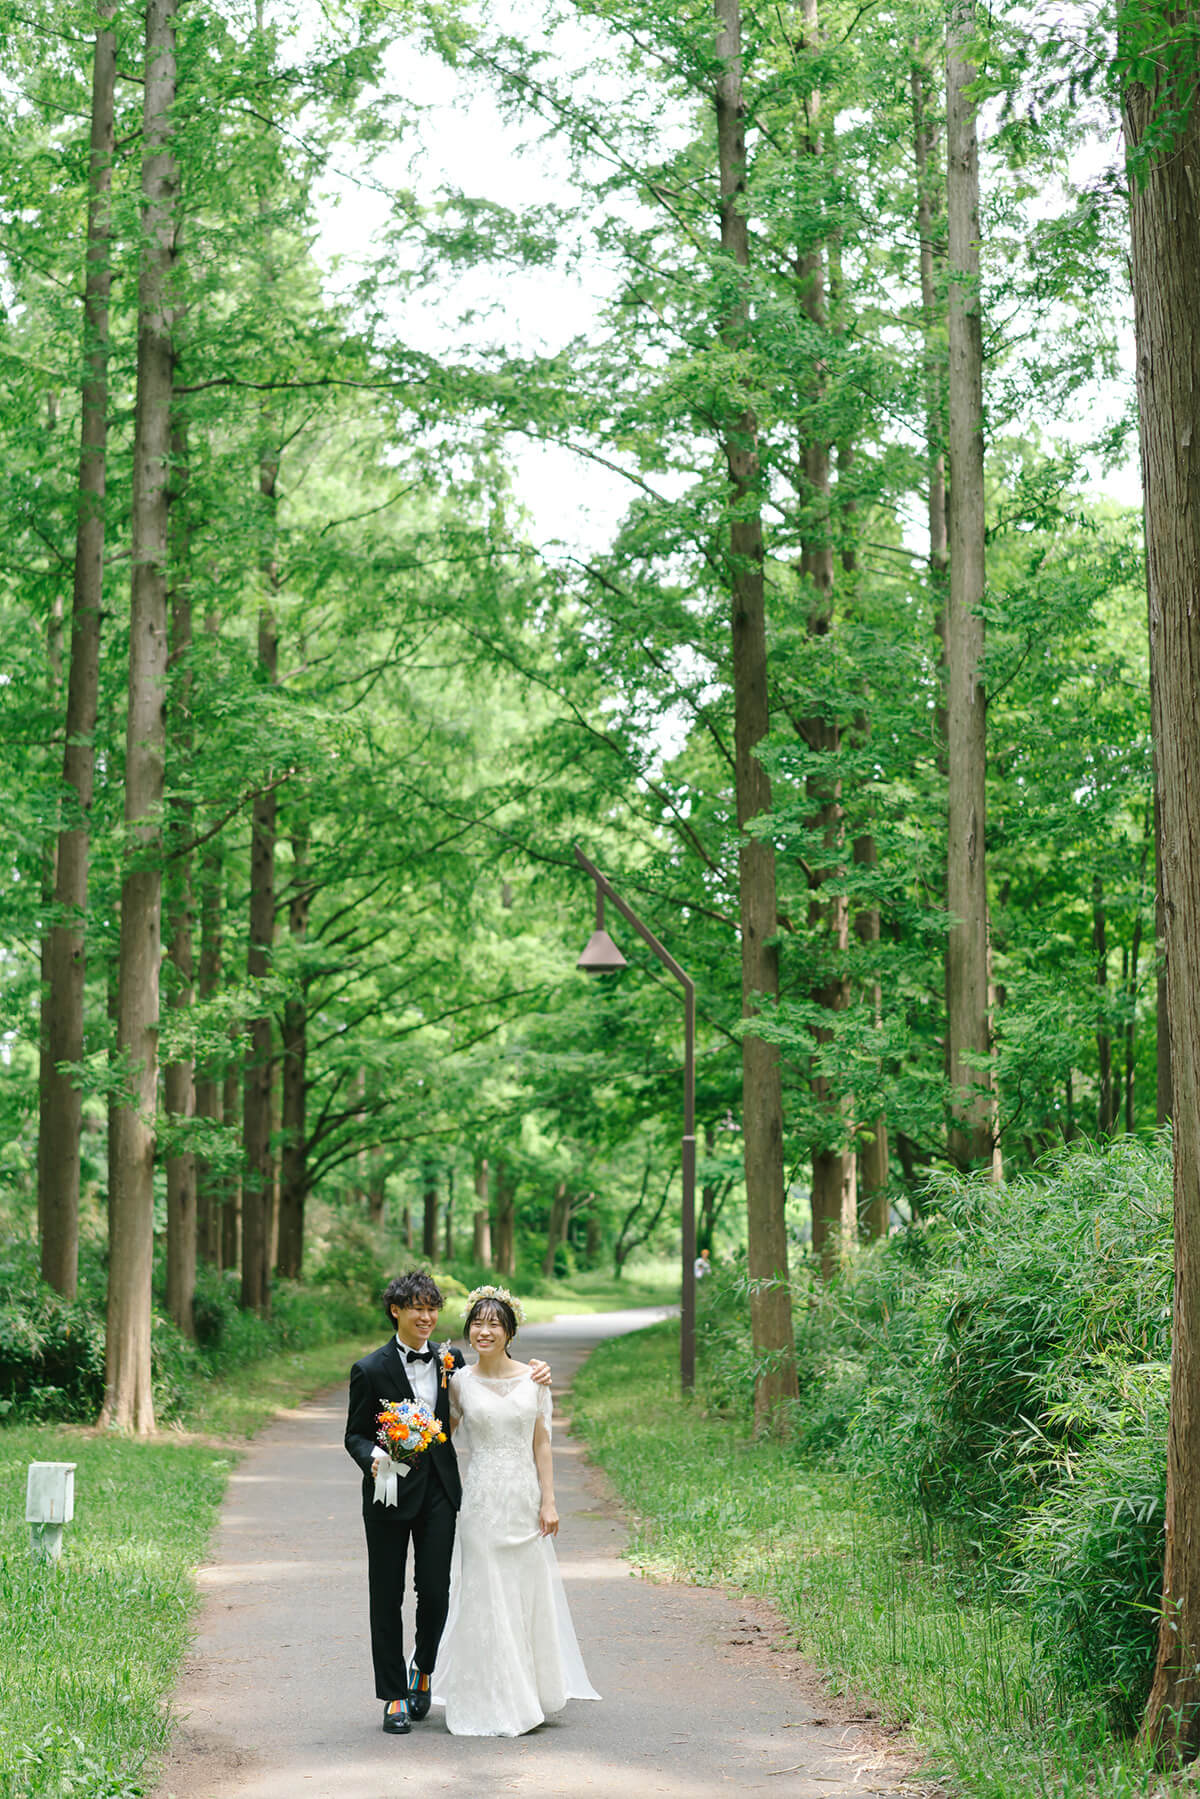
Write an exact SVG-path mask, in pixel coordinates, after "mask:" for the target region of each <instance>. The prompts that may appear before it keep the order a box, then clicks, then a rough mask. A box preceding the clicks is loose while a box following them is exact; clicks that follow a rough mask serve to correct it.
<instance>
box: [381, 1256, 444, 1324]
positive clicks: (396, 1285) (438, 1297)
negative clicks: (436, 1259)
mask: <svg viewBox="0 0 1200 1799" xmlns="http://www.w3.org/2000/svg"><path fill="white" fill-rule="evenodd" d="M445 1303H446V1302H445V1300H444V1299H443V1298H442V1294H441V1289H440V1287H439V1286H438V1284H437V1282H436V1281H435V1280H434V1278H433V1276H432V1274H430V1273H428V1272H427V1270H426V1269H424V1268H410V1269H409V1271H408V1273H407V1274H397V1275H394V1276H393V1278H392V1279H391V1280H390V1281H389V1282H388V1284H387V1286H386V1287H385V1288H384V1289H383V1315H384V1317H385V1318H386V1319H387V1321H388V1323H389V1324H390V1325H391V1327H392V1329H393V1330H395V1328H396V1320H395V1319H394V1318H393V1317H392V1307H393V1306H399V1307H400V1310H401V1311H402V1312H403V1311H407V1309H408V1307H409V1306H434V1307H435V1308H436V1309H437V1310H438V1311H439V1312H440V1311H441V1309H442V1307H443V1306H444V1305H445Z"/></svg>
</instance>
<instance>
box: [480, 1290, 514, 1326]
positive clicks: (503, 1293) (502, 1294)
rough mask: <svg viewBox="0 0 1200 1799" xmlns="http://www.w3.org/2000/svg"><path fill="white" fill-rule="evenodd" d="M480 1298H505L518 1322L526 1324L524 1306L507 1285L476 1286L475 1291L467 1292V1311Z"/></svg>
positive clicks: (505, 1302)
mask: <svg viewBox="0 0 1200 1799" xmlns="http://www.w3.org/2000/svg"><path fill="white" fill-rule="evenodd" d="M480 1299H501V1300H503V1301H504V1304H505V1305H506V1306H507V1307H508V1309H509V1311H510V1312H511V1313H512V1315H513V1317H514V1318H515V1319H516V1321H517V1323H518V1324H524V1322H525V1311H524V1308H523V1307H522V1305H521V1302H520V1300H519V1299H514V1298H513V1296H512V1294H511V1293H510V1292H509V1290H508V1288H507V1287H476V1288H475V1290H474V1292H472V1293H468V1294H467V1311H468V1312H470V1310H471V1308H472V1306H473V1305H475V1303H476V1301H477V1300H480Z"/></svg>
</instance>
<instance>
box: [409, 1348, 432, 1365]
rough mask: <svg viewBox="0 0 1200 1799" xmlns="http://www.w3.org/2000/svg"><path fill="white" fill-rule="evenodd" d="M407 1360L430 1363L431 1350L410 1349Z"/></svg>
mask: <svg viewBox="0 0 1200 1799" xmlns="http://www.w3.org/2000/svg"><path fill="white" fill-rule="evenodd" d="M407 1360H408V1361H410V1362H432V1360H433V1351H432V1349H410V1350H409V1352H408V1356H407Z"/></svg>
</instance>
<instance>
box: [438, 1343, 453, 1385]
mask: <svg viewBox="0 0 1200 1799" xmlns="http://www.w3.org/2000/svg"><path fill="white" fill-rule="evenodd" d="M438 1360H439V1361H440V1362H441V1364H442V1385H443V1387H444V1386H445V1385H446V1377H447V1376H448V1375H450V1374H453V1373H454V1350H453V1349H452V1348H451V1345H450V1339H449V1337H447V1339H446V1341H445V1342H444V1343H443V1344H442V1346H441V1348H440V1349H439V1350H438Z"/></svg>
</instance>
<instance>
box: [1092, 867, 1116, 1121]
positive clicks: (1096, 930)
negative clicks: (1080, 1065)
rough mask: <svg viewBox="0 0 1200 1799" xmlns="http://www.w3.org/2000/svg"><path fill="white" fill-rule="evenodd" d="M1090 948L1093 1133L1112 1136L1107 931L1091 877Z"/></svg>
mask: <svg viewBox="0 0 1200 1799" xmlns="http://www.w3.org/2000/svg"><path fill="white" fill-rule="evenodd" d="M1092 948H1093V949H1094V950H1095V952H1096V1067H1097V1070H1098V1079H1097V1083H1096V1129H1097V1132H1098V1134H1099V1135H1100V1136H1101V1137H1107V1136H1109V1135H1110V1134H1111V1132H1112V1128H1113V1123H1114V1121H1115V1119H1116V1106H1115V1104H1114V1101H1113V1069H1112V1037H1111V1035H1110V1034H1109V1028H1108V930H1107V927H1106V925H1105V919H1104V883H1103V881H1102V880H1101V878H1100V876H1099V875H1093V876H1092Z"/></svg>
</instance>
